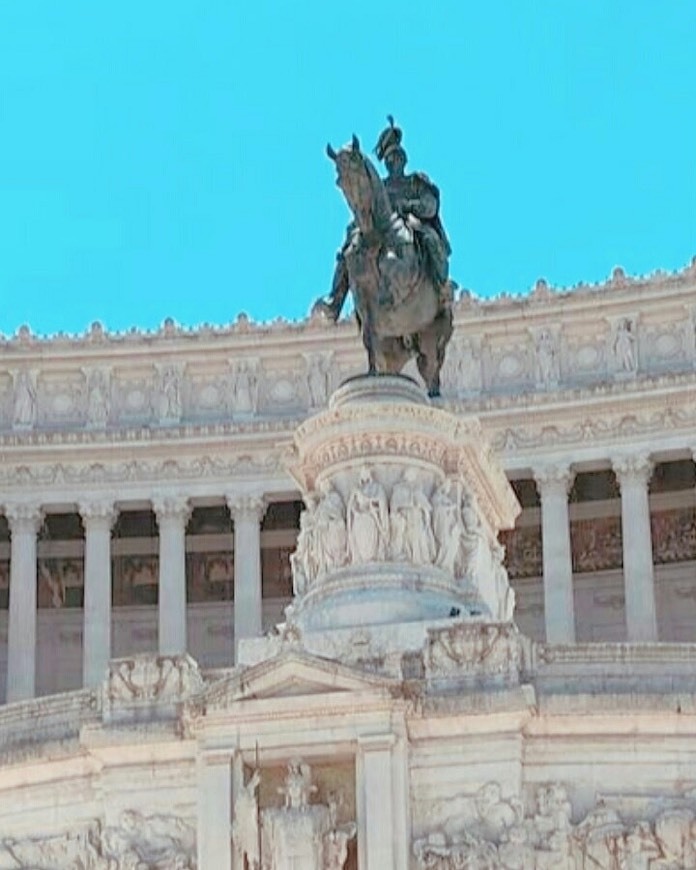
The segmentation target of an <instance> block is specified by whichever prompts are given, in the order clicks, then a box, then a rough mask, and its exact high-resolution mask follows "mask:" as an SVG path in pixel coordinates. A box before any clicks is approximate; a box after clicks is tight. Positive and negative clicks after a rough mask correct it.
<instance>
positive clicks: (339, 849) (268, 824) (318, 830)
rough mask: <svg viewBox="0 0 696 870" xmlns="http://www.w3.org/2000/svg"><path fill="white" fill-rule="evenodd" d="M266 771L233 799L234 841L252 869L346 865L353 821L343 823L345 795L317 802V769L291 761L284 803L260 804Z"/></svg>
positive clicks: (318, 869)
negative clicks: (341, 808)
mask: <svg viewBox="0 0 696 870" xmlns="http://www.w3.org/2000/svg"><path fill="white" fill-rule="evenodd" d="M260 781H261V772H260V771H259V770H258V769H256V770H254V771H253V773H252V774H251V777H250V778H249V780H248V782H247V783H246V785H244V786H242V788H241V789H240V792H239V795H238V796H237V799H236V801H235V804H234V822H233V825H232V842H233V845H234V849H235V853H236V855H237V859H238V861H239V864H240V866H241V867H244V866H246V868H248V870H343V867H344V866H345V863H346V860H347V858H348V844H349V843H350V841H351V840H352V839H353V838H354V837H355V835H356V831H357V828H356V825H355V823H354V822H345V823H340V824H339V822H338V809H339V805H340V797H337V796H336V795H331V796H330V798H329V800H328V803H326V804H323V803H320V802H318V801H316V799H315V798H316V793H317V791H318V788H317V786H316V785H314V784H313V782H312V771H311V768H310V766H309V765H308V764H306V763H305V762H304V761H302V760H301V759H292V760H290V761H289V762H288V764H287V770H286V774H285V778H284V780H283V785H282V786H281V787H280V788H279V789H278V794H279V797H280V799H281V805H280V806H277V807H266V808H263V809H259V803H258V787H259V783H260Z"/></svg>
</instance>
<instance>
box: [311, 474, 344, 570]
mask: <svg viewBox="0 0 696 870" xmlns="http://www.w3.org/2000/svg"><path fill="white" fill-rule="evenodd" d="M319 495H320V496H321V498H320V500H319V503H318V504H317V509H316V513H315V520H316V550H317V562H318V565H319V573H323V572H326V571H334V570H336V568H340V567H341V566H343V565H345V563H346V560H347V557H348V535H347V530H346V511H345V507H344V505H343V499H342V498H341V494H340V493H339V492H338V490H337V489H336V488H335V487H334V486H333V485H332V484H331V483H330V482H329V481H328V480H322V481H321V482H320V484H319Z"/></svg>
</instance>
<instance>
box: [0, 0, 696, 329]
mask: <svg viewBox="0 0 696 870" xmlns="http://www.w3.org/2000/svg"><path fill="white" fill-rule="evenodd" d="M694 33H696V3H694V2H693V0H661V2H659V3H656V2H654V0H653V2H641V0H625V2H624V0H621V2H619V0H582V2H580V0H579V2H574V0H556V2H552V0H547V2H541V0H536V2H531V0H507V2H494V0H493V2H486V3H469V2H464V0H452V2H445V0H443V2H439V0H433V2H432V3H414V2H409V0H402V2H401V3H400V4H396V3H384V4H378V3H375V2H366V0H350V2H344V3H330V4H329V3H325V2H316V3H315V2H309V0H296V2H281V0H275V2H269V0H253V2H240V0H227V2H214V0H208V2H206V0H202V2H197V3H195V2H190V0H186V2H180V0H169V2H167V3H165V2H160V0H150V2H147V3H143V2H137V3H136V2H131V0H121V2H118V3H94V2H93V0H89V2H84V3H81V2H73V0H65V2H64V3H50V2H48V0H42V2H35V0H6V2H4V3H2V4H1V5H0V129H2V136H0V332H2V333H4V334H5V335H9V334H12V333H14V332H15V330H16V329H17V328H18V327H19V326H20V325H21V324H23V323H28V324H30V325H31V327H32V328H33V329H34V330H35V331H36V332H39V333H53V332H57V331H61V330H63V331H66V332H81V331H83V330H84V329H85V328H86V327H87V326H88V325H89V324H90V323H91V322H92V321H94V320H100V321H102V322H103V323H104V325H105V326H106V327H107V328H109V329H113V330H120V329H125V328H128V327H130V326H133V325H136V326H140V327H143V328H154V327H157V326H158V325H159V324H160V323H161V322H162V321H163V320H164V319H165V318H166V317H173V318H174V319H175V320H176V321H178V322H179V323H181V324H182V325H185V326H195V325H197V324H200V323H203V322H211V323H217V324H224V323H227V322H229V321H230V320H233V319H234V318H235V316H236V315H237V314H238V313H239V312H240V311H246V312H248V314H249V315H250V316H251V317H252V318H254V319H256V320H269V319H273V318H274V317H277V316H284V317H287V318H291V319H296V318H301V317H303V316H304V315H305V314H306V312H307V311H308V309H309V307H310V305H311V302H312V300H313V299H314V298H315V297H316V296H318V295H319V294H321V293H323V292H325V291H326V290H327V289H328V286H329V283H330V278H331V272H332V267H333V262H334V254H335V250H336V248H337V247H338V245H339V244H340V242H341V240H342V237H343V233H344V227H345V224H346V222H347V218H348V213H347V209H346V206H345V204H344V202H343V200H342V198H341V195H340V193H339V192H338V190H337V189H336V187H335V184H334V172H333V167H332V165H331V164H330V162H329V161H328V159H327V158H326V156H325V154H324V147H325V144H326V141H327V140H331V141H332V142H333V144H334V145H336V146H337V145H339V144H341V143H343V142H345V141H347V140H348V139H349V138H350V135H351V133H352V132H353V131H355V132H356V133H357V134H358V135H359V136H360V137H361V140H362V141H363V143H364V145H365V146H369V147H370V148H371V147H372V146H373V145H374V141H375V139H376V137H377V134H378V133H379V131H380V130H381V129H382V127H383V126H384V123H385V116H386V114H387V113H393V114H394V115H395V116H396V119H397V122H398V123H399V124H400V125H401V126H402V127H403V129H404V144H405V146H406V148H407V151H408V154H409V158H410V164H409V165H410V168H412V169H419V170H423V171H426V172H427V173H428V174H429V175H430V176H431V177H432V178H433V179H434V180H435V181H436V182H437V183H438V185H439V186H440V188H441V191H442V198H443V205H442V214H443V219H444V222H445V225H446V227H447V230H448V232H449V235H450V238H451V241H452V246H453V249H454V254H453V259H452V268H451V272H452V276H453V277H454V279H455V280H456V281H457V282H458V283H459V284H460V285H461V286H464V287H467V288H469V289H471V290H472V291H473V292H474V293H476V294H478V295H480V296H491V295H495V294H498V293H500V292H514V293H522V292H526V291H527V290H528V289H529V288H530V286H531V285H532V284H533V283H534V281H535V280H536V279H537V278H538V277H540V276H543V277H545V278H546V279H547V280H548V281H549V282H550V283H551V284H554V285H572V284H575V283H577V282H579V281H597V280H600V279H602V278H604V277H605V276H607V275H608V274H609V273H610V271H611V269H612V268H613V267H614V266H615V265H621V266H623V267H624V268H625V269H626V271H627V272H629V273H645V272H650V271H653V270H654V269H657V268H664V269H676V268H680V267H681V266H683V265H685V264H686V263H687V262H688V261H689V260H690V258H691V256H692V255H693V254H695V253H696V62H695V61H694Z"/></svg>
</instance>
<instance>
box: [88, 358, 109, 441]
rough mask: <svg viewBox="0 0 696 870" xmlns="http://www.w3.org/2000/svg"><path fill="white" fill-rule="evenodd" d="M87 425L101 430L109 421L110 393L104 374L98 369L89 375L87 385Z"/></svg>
mask: <svg viewBox="0 0 696 870" xmlns="http://www.w3.org/2000/svg"><path fill="white" fill-rule="evenodd" d="M87 389H88V393H87V425H88V426H94V427H95V428H99V427H101V426H106V424H107V422H108V420H109V393H108V389H107V382H106V376H105V374H104V372H102V371H100V370H99V369H97V370H96V371H93V372H91V374H90V375H89V380H88V385H87Z"/></svg>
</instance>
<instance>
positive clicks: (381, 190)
mask: <svg viewBox="0 0 696 870" xmlns="http://www.w3.org/2000/svg"><path fill="white" fill-rule="evenodd" d="M361 156H362V162H363V166H364V167H365V171H366V172H367V175H368V177H369V179H370V186H371V187H372V192H373V197H372V218H373V221H374V224H375V226H381V227H383V228H384V227H388V226H389V223H390V220H391V214H392V207H391V203H390V202H389V195H388V194H387V189H386V187H385V186H384V182H383V181H382V179H381V178H380V177H379V174H378V173H377V170H376V169H375V167H374V166H373V164H372V161H371V160H370V158H369V157H368V156H367V155H366V154H361Z"/></svg>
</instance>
